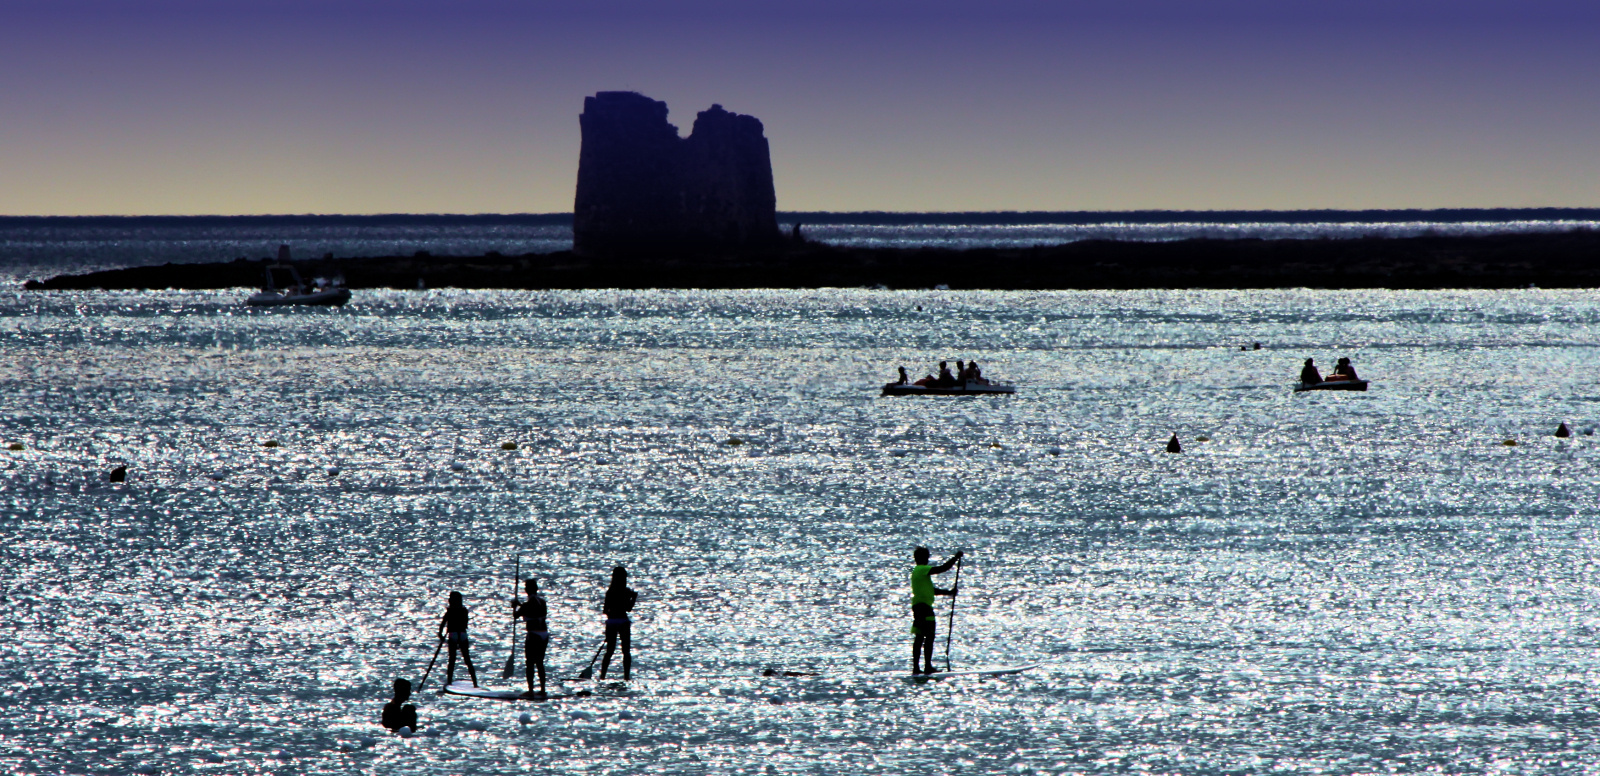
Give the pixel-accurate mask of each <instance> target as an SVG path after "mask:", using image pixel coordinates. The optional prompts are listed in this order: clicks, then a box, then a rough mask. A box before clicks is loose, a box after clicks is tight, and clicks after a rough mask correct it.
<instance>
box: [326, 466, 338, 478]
mask: <svg viewBox="0 0 1600 776" xmlns="http://www.w3.org/2000/svg"><path fill="white" fill-rule="evenodd" d="M328 476H329V477H337V476H339V467H337V466H329V467H328Z"/></svg>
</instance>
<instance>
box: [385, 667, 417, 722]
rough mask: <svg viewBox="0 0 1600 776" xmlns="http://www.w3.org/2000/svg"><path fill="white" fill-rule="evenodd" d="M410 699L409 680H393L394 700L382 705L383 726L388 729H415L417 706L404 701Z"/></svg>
mask: <svg viewBox="0 0 1600 776" xmlns="http://www.w3.org/2000/svg"><path fill="white" fill-rule="evenodd" d="M409 700H411V681H410V680H408V679H396V680H394V700H392V701H389V702H388V703H386V704H384V706H383V726H384V727H386V728H388V729H390V730H399V729H400V728H411V729H412V730H413V731H415V730H416V729H417V707H416V706H414V705H412V704H409V703H406V701H409Z"/></svg>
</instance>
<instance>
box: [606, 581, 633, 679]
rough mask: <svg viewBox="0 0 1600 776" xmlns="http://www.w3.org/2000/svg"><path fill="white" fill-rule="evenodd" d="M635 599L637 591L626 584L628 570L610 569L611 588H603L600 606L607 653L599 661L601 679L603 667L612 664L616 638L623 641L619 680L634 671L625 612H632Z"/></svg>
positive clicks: (629, 627) (629, 630) (630, 633)
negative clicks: (601, 605)
mask: <svg viewBox="0 0 1600 776" xmlns="http://www.w3.org/2000/svg"><path fill="white" fill-rule="evenodd" d="M638 600H639V594H638V593H635V592H633V588H630V587H628V570H627V569H625V568H623V567H621V566H618V567H616V568H614V569H612V570H611V587H609V588H606V603H605V606H604V607H603V608H602V611H603V612H605V615H606V656H605V659H604V660H601V661H600V678H601V679H604V678H606V669H608V668H610V667H611V655H612V653H613V652H615V651H616V649H617V641H618V640H621V641H622V681H624V682H626V681H628V679H629V677H630V675H631V674H632V673H633V620H630V619H628V612H631V611H633V605H634V604H635V603H636V602H638Z"/></svg>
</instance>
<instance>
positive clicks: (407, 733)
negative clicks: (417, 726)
mask: <svg viewBox="0 0 1600 776" xmlns="http://www.w3.org/2000/svg"><path fill="white" fill-rule="evenodd" d="M523 716H527V715H526V714H524V715H523ZM395 732H396V733H399V734H400V737H401V738H410V737H411V728H408V727H401V728H400V729H399V730H396V731H395Z"/></svg>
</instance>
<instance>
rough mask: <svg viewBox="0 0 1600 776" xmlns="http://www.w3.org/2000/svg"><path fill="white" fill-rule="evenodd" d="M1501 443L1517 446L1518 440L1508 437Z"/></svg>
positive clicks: (1507, 445)
mask: <svg viewBox="0 0 1600 776" xmlns="http://www.w3.org/2000/svg"><path fill="white" fill-rule="evenodd" d="M1500 444H1502V445H1505V446H1506V447H1516V446H1517V440H1515V439H1507V440H1506V441H1504V442H1501V443H1500Z"/></svg>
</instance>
